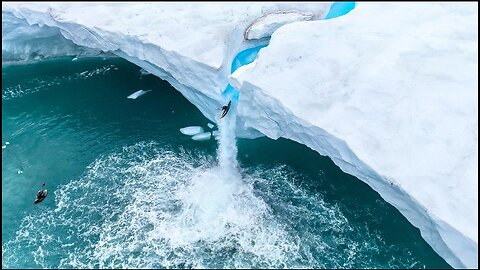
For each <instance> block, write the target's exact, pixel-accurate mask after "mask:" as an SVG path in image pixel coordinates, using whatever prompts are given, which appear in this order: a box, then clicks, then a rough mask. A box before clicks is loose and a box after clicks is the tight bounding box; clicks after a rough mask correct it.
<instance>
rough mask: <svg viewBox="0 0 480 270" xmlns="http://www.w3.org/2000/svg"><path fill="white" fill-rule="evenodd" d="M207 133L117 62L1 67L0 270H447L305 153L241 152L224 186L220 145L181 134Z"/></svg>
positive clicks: (409, 233) (154, 82)
mask: <svg viewBox="0 0 480 270" xmlns="http://www.w3.org/2000/svg"><path fill="white" fill-rule="evenodd" d="M259 49H260V48H252V49H249V50H250V51H249V50H247V51H244V52H241V53H240V54H238V55H237V59H234V61H233V64H232V70H235V69H236V68H237V67H239V66H241V65H244V64H246V63H250V62H252V61H253V60H254V59H255V58H256V55H255V53H252V52H253V51H255V50H256V51H257V52H258V50H259ZM242 53H244V54H245V55H242ZM246 56H248V57H246ZM236 60H238V61H239V62H238V63H237V61H236ZM139 89H143V90H149V89H151V90H152V91H150V92H147V93H146V94H145V95H142V96H140V97H138V98H137V99H127V96H129V95H130V94H132V93H133V92H136V91H138V90H139ZM227 89H228V88H227ZM230 91H232V90H230ZM208 122H209V120H208V119H206V118H205V117H204V116H203V115H202V114H201V112H200V111H199V110H198V109H197V108H196V107H195V106H194V105H192V104H191V103H189V102H188V101H187V100H186V99H185V98H184V97H183V96H182V95H181V94H180V93H179V92H178V91H176V90H175V89H174V88H173V87H172V86H170V85H169V84H168V83H167V82H166V81H163V80H161V79H159V78H157V77H155V76H153V75H146V74H144V73H142V72H141V71H140V68H139V67H137V66H135V65H134V64H132V63H129V62H127V61H125V60H123V59H120V58H107V59H102V58H83V59H82V58H80V59H78V60H76V61H72V59H71V58H62V59H51V60H44V61H42V62H38V63H33V64H28V65H2V145H3V146H4V148H2V267H3V268H287V267H288V268H449V265H448V264H447V263H446V262H445V261H444V260H443V259H442V258H440V257H439V256H438V255H437V254H436V253H435V252H434V251H433V250H432V249H431V247H430V246H429V245H428V244H427V243H426V242H425V241H424V240H423V238H422V237H421V235H420V232H419V230H418V229H417V228H415V227H413V226H412V225H411V224H410V223H409V222H408V221H407V220H406V219H405V218H404V217H403V216H402V215H401V214H400V213H399V212H398V210H396V209H395V208H394V207H392V206H391V205H389V204H387V203H386V202H385V201H384V200H383V199H382V198H381V197H380V196H379V194H378V193H376V192H375V191H373V190H372V189H371V188H370V187H369V186H368V185H366V184H364V183H363V182H361V181H360V180H358V179H356V178H355V177H352V176H350V175H348V174H345V173H343V172H342V171H341V170H340V169H339V168H338V167H337V166H335V164H334V163H333V162H332V161H331V160H330V159H329V158H327V157H322V156H320V155H319V154H318V153H316V152H314V151H312V150H310V149H309V148H308V147H306V146H304V145H300V144H298V143H295V142H292V141H289V140H286V139H279V140H271V139H268V138H265V137H264V138H258V139H253V140H249V139H238V140H237V142H236V144H237V145H238V153H235V155H236V159H235V162H238V166H237V167H236V170H235V171H236V172H237V173H238V174H239V177H232V175H229V174H225V171H222V169H221V166H220V167H219V166H218V165H219V164H220V163H221V161H220V160H218V159H217V149H218V147H219V142H218V141H216V140H208V141H202V142H198V141H194V140H192V139H191V138H190V137H188V136H183V135H181V134H180V133H179V128H181V127H185V126H191V125H201V126H206V124H207V123H208ZM7 142H8V144H7ZM227 160H228V159H227ZM44 182H45V183H46V188H47V189H48V192H49V193H48V196H47V197H46V199H45V200H44V201H43V202H41V203H39V204H36V205H34V204H33V200H34V199H35V195H36V192H37V190H38V189H40V188H41V185H42V184H43V183H44Z"/></svg>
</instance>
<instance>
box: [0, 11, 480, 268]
mask: <svg viewBox="0 0 480 270" xmlns="http://www.w3.org/2000/svg"><path fill="white" fill-rule="evenodd" d="M330 7H331V4H330V3H302V4H297V3H229V4H228V5H225V4H220V3H218V4H215V3H209V4H205V3H203V4H202V3H182V4H177V3H162V4H159V3H115V4H107V3H88V4H85V3H2V62H4V63H5V62H9V61H18V60H22V59H29V58H47V57H56V56H62V55H72V56H73V55H75V56H82V55H102V54H105V53H112V54H115V55H117V56H120V57H123V58H125V59H127V60H129V61H130V62H133V63H135V64H137V65H138V66H140V67H142V68H143V69H145V70H146V71H148V72H149V73H152V74H154V75H156V76H158V77H160V78H162V79H165V80H167V81H168V82H170V84H172V86H174V87H175V88H176V89H177V90H178V91H180V92H181V93H182V94H183V95H184V96H185V97H186V98H187V99H188V100H189V101H190V102H191V103H193V104H194V105H195V106H196V107H197V108H198V109H199V110H200V111H201V112H202V113H203V114H204V115H205V116H206V117H207V118H209V119H210V120H211V121H215V116H216V114H218V108H219V107H221V105H222V103H223V98H222V96H221V94H222V91H223V90H224V89H225V87H226V86H227V85H228V84H229V83H230V84H231V85H232V86H233V87H235V88H236V89H237V90H239V93H240V96H239V101H238V106H237V121H236V131H237V135H238V136H240V137H244V138H255V137H258V136H263V135H266V136H268V137H270V138H273V139H276V138H279V137H284V138H288V139H291V140H294V141H297V142H299V143H302V144H305V145H307V146H308V147H310V148H312V149H314V150H315V151H317V152H318V153H320V154H321V155H327V156H329V157H330V158H331V159H332V160H333V161H334V162H335V164H337V165H338V166H339V167H340V168H341V169H342V170H343V171H345V172H347V173H349V174H352V175H354V176H356V177H357V178H358V179H360V180H362V181H364V182H365V183H367V184H368V185H370V186H371V187H372V188H373V189H374V190H376V191H377V192H378V193H379V194H380V195H381V196H382V197H383V198H384V199H385V200H386V201H387V202H389V203H391V204H392V205H394V206H395V207H396V208H397V209H398V210H399V211H400V212H401V213H402V214H403V215H404V216H405V217H406V218H407V219H408V220H409V221H410V222H411V223H412V224H413V225H414V226H416V227H418V228H419V229H420V231H421V233H422V236H423V238H424V239H425V240H426V241H427V242H428V243H429V244H430V245H431V246H432V247H433V249H434V250H435V251H436V252H437V253H438V254H439V255H440V256H442V257H443V258H444V259H445V260H446V261H447V262H448V263H449V264H450V265H452V266H453V267H456V268H463V267H468V268H476V267H478V255H477V253H478V232H477V231H478V194H477V188H478V183H477V179H478V165H477V162H478V116H477V113H478V101H477V99H478V91H477V89H478V77H477V73H478V3H459V4H456V3H428V4H427V3H424V4H417V3H415V4H412V3H389V4H385V3H357V5H356V7H355V9H354V10H352V11H351V12H350V13H349V14H348V15H347V16H342V17H338V18H335V19H330V20H322V19H323V18H325V16H326V15H327V13H328V11H329V9H330ZM270 14H273V15H270ZM119 18H121V19H119ZM247 29H251V30H250V31H247ZM270 35H271V38H269V36H270ZM246 38H247V39H246ZM267 42H269V45H268V46H267V47H264V48H263V49H261V50H260V52H259V54H258V57H257V59H256V60H255V61H254V62H253V63H251V64H249V65H246V66H243V67H240V68H238V69H237V70H236V71H235V72H234V73H233V74H230V67H231V65H232V60H233V59H234V57H235V55H236V54H237V53H238V52H240V51H242V50H244V49H247V48H252V47H256V46H261V45H266V43H267Z"/></svg>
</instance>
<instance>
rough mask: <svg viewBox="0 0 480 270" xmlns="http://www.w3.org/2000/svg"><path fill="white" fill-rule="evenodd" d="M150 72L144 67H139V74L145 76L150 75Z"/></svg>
mask: <svg viewBox="0 0 480 270" xmlns="http://www.w3.org/2000/svg"><path fill="white" fill-rule="evenodd" d="M150 74H151V73H150V72H148V71H146V70H145V69H143V68H141V69H140V76H145V75H150Z"/></svg>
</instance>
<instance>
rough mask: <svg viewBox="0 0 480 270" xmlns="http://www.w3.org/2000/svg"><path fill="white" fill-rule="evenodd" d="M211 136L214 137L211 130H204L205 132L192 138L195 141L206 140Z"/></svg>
mask: <svg viewBox="0 0 480 270" xmlns="http://www.w3.org/2000/svg"><path fill="white" fill-rule="evenodd" d="M211 137H212V133H211V132H203V133H200V134H197V135H195V136H192V140H194V141H206V140H210V138H211Z"/></svg>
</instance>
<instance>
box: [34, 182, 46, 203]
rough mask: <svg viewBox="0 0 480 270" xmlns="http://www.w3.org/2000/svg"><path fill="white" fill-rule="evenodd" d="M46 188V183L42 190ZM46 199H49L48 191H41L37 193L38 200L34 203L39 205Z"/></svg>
mask: <svg viewBox="0 0 480 270" xmlns="http://www.w3.org/2000/svg"><path fill="white" fill-rule="evenodd" d="M44 186H45V183H43V185H42V188H43V187H44ZM45 197H47V190H46V189H40V190H39V191H38V192H37V198H36V199H35V201H34V203H39V202H41V201H43V199H45Z"/></svg>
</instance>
